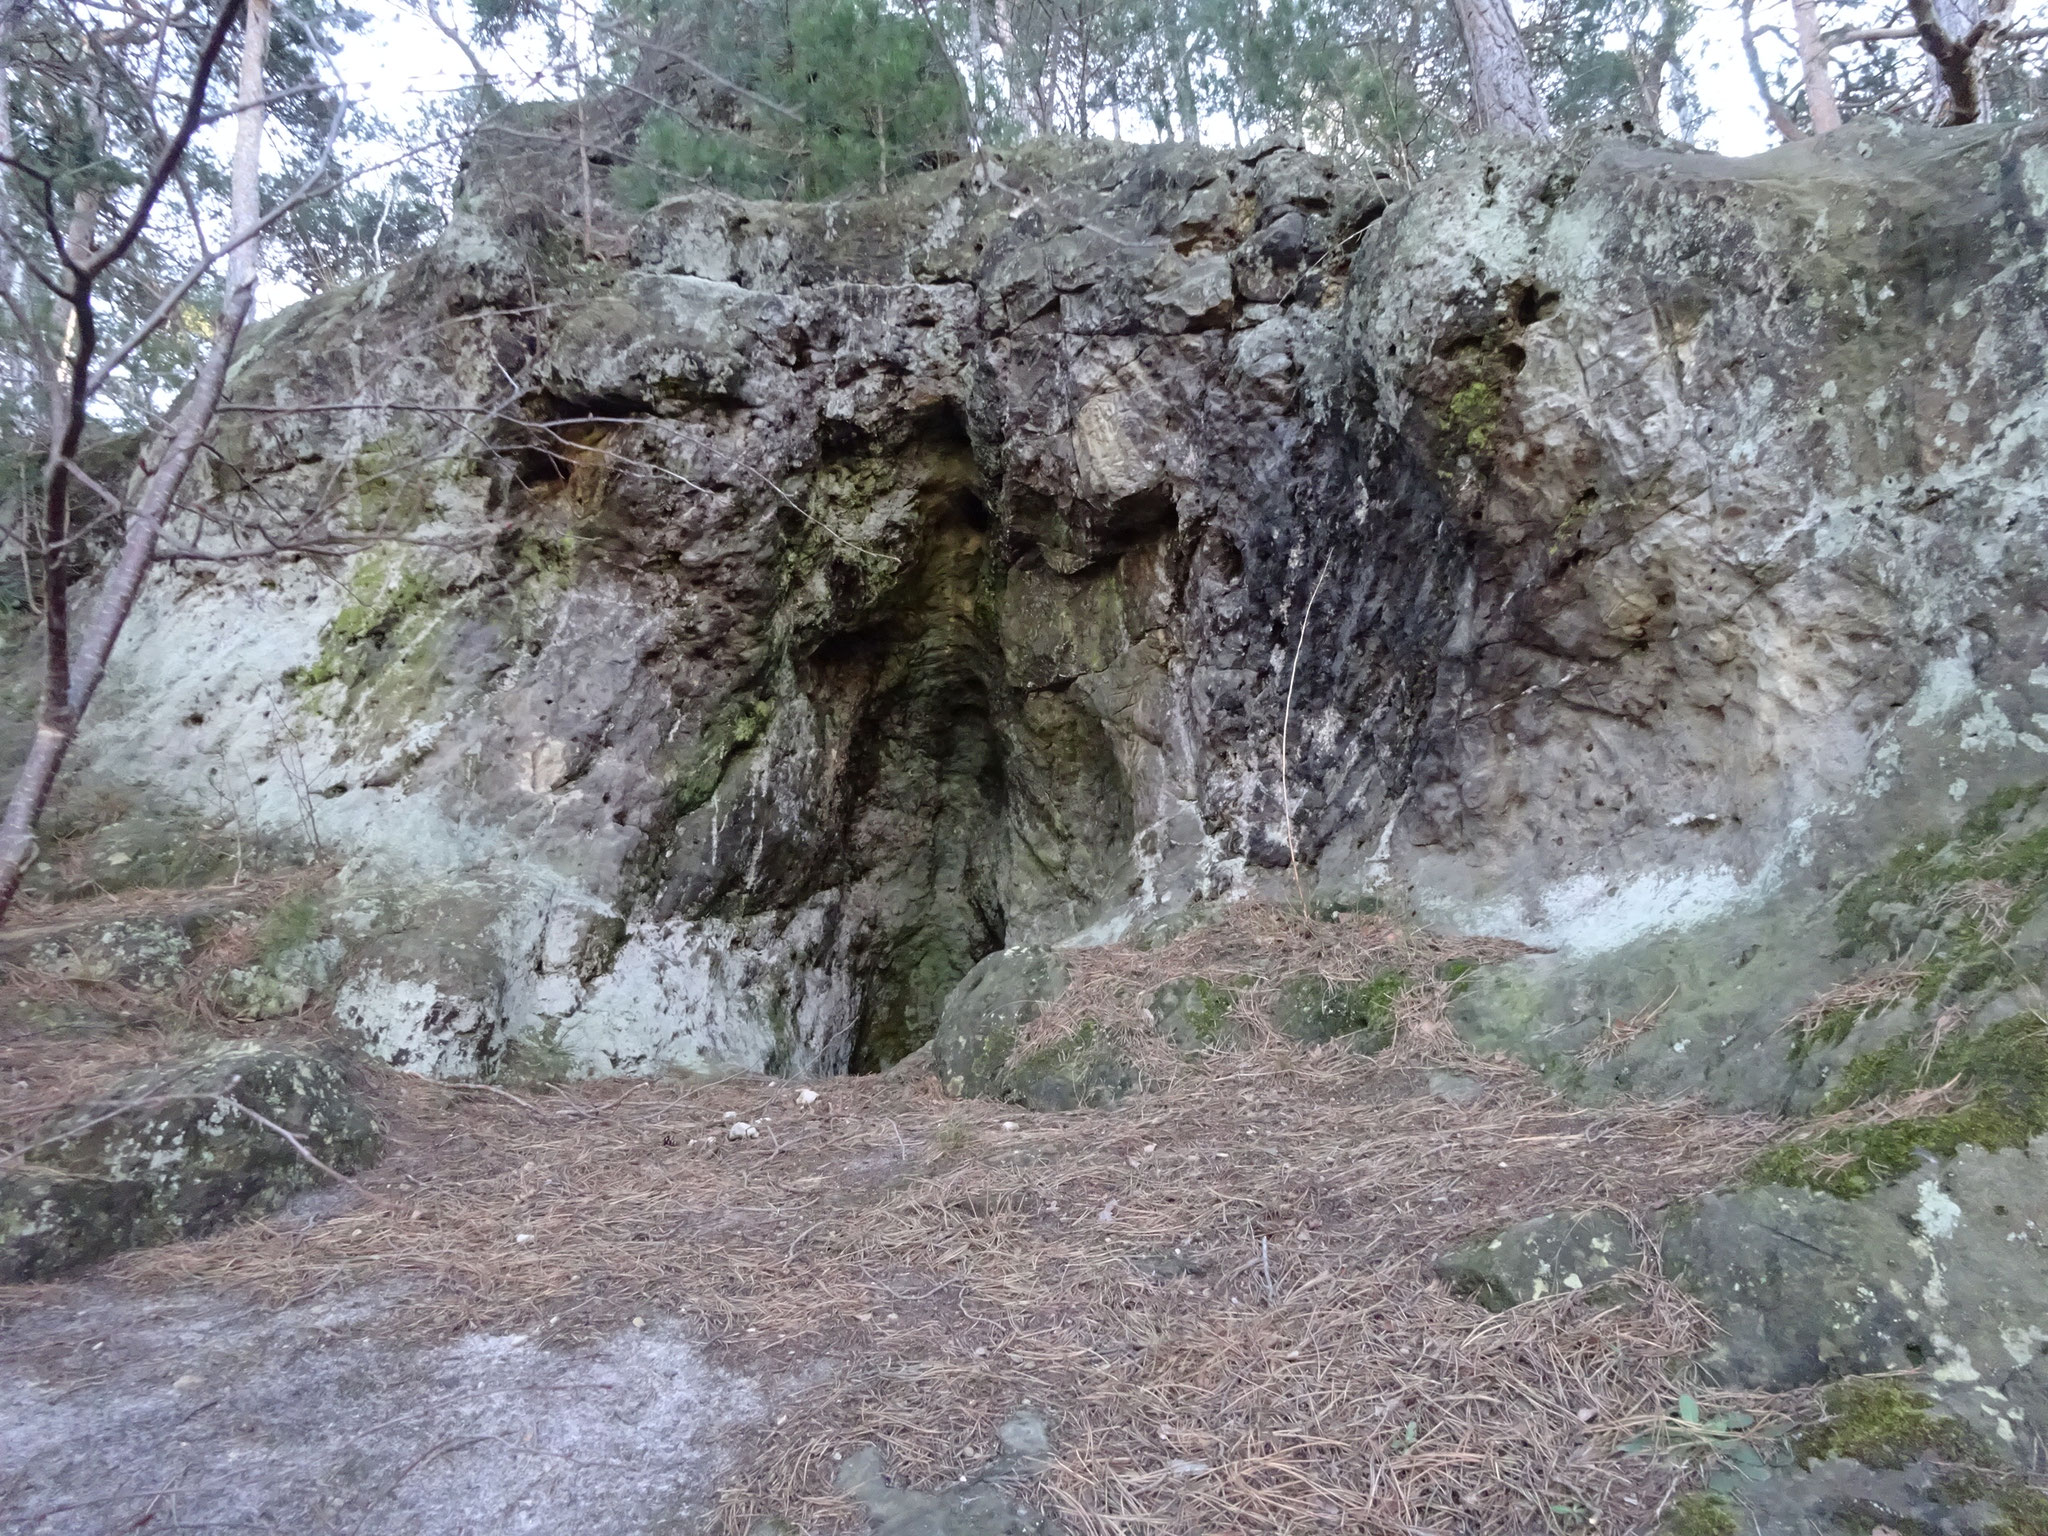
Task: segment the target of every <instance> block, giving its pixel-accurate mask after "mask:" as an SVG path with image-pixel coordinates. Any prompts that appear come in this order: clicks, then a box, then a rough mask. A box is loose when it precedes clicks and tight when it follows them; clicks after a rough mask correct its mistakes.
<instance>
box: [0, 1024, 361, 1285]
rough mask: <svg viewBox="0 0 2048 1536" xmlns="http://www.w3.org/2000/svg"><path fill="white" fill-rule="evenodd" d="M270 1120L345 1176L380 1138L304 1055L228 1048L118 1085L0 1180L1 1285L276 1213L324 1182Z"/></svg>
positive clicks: (334, 1079)
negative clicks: (297, 1193)
mask: <svg viewBox="0 0 2048 1536" xmlns="http://www.w3.org/2000/svg"><path fill="white" fill-rule="evenodd" d="M237 1106H240V1108H238V1107H237ZM245 1111H253V1112H254V1114H253V1115H252V1114H250V1113H246V1112H245ZM255 1116H261V1117H262V1119H263V1120H268V1121H270V1122H272V1124H271V1125H264V1124H263V1123H262V1121H261V1120H258V1119H256V1118H255ZM272 1126H281V1127H282V1128H283V1129H284V1130H285V1131H287V1132H289V1133H290V1134H291V1135H292V1136H295V1137H297V1138H298V1140H299V1142H300V1144H301V1146H303V1147H304V1148H305V1149H306V1151H308V1152H310V1153H311V1154H312V1155H313V1156H314V1157H317V1158H319V1159H320V1160H321V1161H322V1162H324V1163H326V1164H327V1165H328V1166H329V1167H331V1168H333V1169H335V1170H336V1171H337V1172H341V1173H353V1172H355V1171H357V1170H358V1169H360V1168H362V1167H364V1166H366V1165H367V1164H368V1163H369V1162H370V1160H371V1159H372V1158H374V1157H375V1156H376V1153H377V1149H378V1145H379V1142H380V1140H381V1132H380V1131H379V1129H378V1126H377V1123H376V1121H375V1120H374V1119H373V1118H372V1117H371V1116H370V1114H369V1112H368V1111H367V1110H366V1109H365V1108H364V1107H363V1106H362V1104H361V1102H360V1101H359V1100H358V1099H357V1097H356V1095H355V1094H354V1092H353V1091H352V1090H351V1089H350V1088H349V1086H348V1084H347V1083H346V1081H345V1080H344V1079H343V1077H342V1074H341V1073H340V1071H339V1070H338V1069H337V1068H336V1067H335V1066H334V1065H333V1064H332V1063H331V1062H328V1061H326V1060H323V1059H322V1058H320V1057H317V1056H312V1055H307V1054H305V1053H303V1052H298V1051H288V1050H278V1049H272V1048H268V1047H265V1046H261V1045H256V1044H248V1043H236V1044H232V1045H226V1046H221V1047H217V1048H215V1049H213V1050H211V1051H208V1052H206V1053H205V1054H204V1055H202V1056H200V1057H197V1058H195V1059H193V1060H191V1061H186V1062H182V1063H178V1064H176V1065H173V1066H170V1067H165V1068H161V1069H157V1070H152V1071H148V1072H143V1073H139V1074H137V1075H135V1076H133V1077H130V1078H127V1079H125V1080H123V1081H122V1082H120V1083H118V1084H116V1085H115V1086H114V1087H112V1088H111V1089H110V1090H109V1091H108V1093H107V1094H106V1095H105V1097H104V1098H103V1099H102V1100H99V1101H96V1102H93V1103H90V1104H86V1105H82V1106H80V1108H79V1109H78V1111H77V1113H76V1114H74V1115H73V1116H71V1117H70V1119H69V1120H67V1121H65V1122H62V1123H60V1124H59V1125H58V1126H57V1127H56V1128H55V1129H54V1131H53V1132H52V1133H51V1135H50V1138H49V1139H48V1140H47V1141H45V1142H43V1143H41V1144H39V1145H37V1146H35V1147H33V1148H31V1149H30V1153H29V1165H28V1166H26V1167H21V1168H16V1169H13V1170H10V1171H8V1172H6V1173H4V1174H0V1280H9V1281H12V1280H36V1279H41V1278H43V1277H45V1276H48V1275H53V1274H56V1273H58V1272H60V1271H62V1270H65V1269H69V1268H72V1267H74V1266H76V1265H79V1264H85V1263H89V1262H91V1261H92V1260H94V1259H99V1258H104V1257H105V1256H106V1255H108V1254H110V1253H113V1252H115V1251H117V1250H119V1249H122V1248H136V1247H142V1246H144V1245H147V1244H151V1243H162V1242H169V1241H171V1240H172V1239H175V1238H180V1237H196V1236H199V1235H201V1234H202V1233H205V1232H208V1231H210V1230H212V1229H213V1228H215V1227H217V1226H219V1225H221V1224H222V1223H223V1222H226V1221H229V1220H232V1219H233V1218H234V1217H235V1216H237V1215H240V1214H243V1213H244V1212H251V1213H262V1212H266V1211H271V1210H275V1209H276V1208H277V1207H278V1206H279V1205H280V1204H282V1203H283V1201H284V1200H285V1199H286V1197H288V1196H289V1195H291V1194H292V1193H294V1192H295V1191H297V1190H300V1189H304V1188H307V1187H308V1186H310V1185H312V1184H314V1183H316V1182H318V1181H319V1180H320V1178H321V1177H322V1175H321V1174H319V1173H318V1172H317V1171H316V1170H315V1169H314V1168H313V1167H312V1166H310V1165H309V1164H308V1163H307V1162H306V1160H305V1159H304V1158H303V1157H301V1156H300V1154H299V1152H298V1151H297V1150H296V1149H294V1148H293V1147H292V1145H291V1143H290V1142H289V1141H287V1140H286V1139H285V1138H284V1137H283V1136H280V1135H279V1134H278V1132H277V1130H275V1129H273V1128H272Z"/></svg>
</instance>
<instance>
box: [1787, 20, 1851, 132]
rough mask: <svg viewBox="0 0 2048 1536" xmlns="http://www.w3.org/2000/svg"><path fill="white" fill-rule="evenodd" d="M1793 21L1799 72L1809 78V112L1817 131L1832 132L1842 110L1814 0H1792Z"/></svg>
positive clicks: (1836, 125)
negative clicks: (1836, 96) (1830, 76)
mask: <svg viewBox="0 0 2048 1536" xmlns="http://www.w3.org/2000/svg"><path fill="white" fill-rule="evenodd" d="M1792 21H1793V25H1794V27H1795V29H1796V30H1797V32H1798V35H1799V72H1800V74H1801V76H1802V77H1803V78H1804V79H1805V81H1806V115H1807V117H1808V118H1809V119H1811V121H1812V123H1813V131H1814V132H1815V133H1816V134H1822V133H1833V132H1834V131H1835V130H1836V129H1837V128H1839V127H1841V126H1842V109H1841V107H1840V105H1839V104H1838V103H1837V102H1836V101H1835V82H1834V81H1833V80H1832V79H1830V78H1829V76H1828V45H1827V40H1826V39H1825V38H1823V37H1822V36H1821V33H1820V15H1819V12H1818V9H1817V8H1816V5H1815V0H1792Z"/></svg>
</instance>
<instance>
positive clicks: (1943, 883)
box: [1750, 782, 2048, 1199]
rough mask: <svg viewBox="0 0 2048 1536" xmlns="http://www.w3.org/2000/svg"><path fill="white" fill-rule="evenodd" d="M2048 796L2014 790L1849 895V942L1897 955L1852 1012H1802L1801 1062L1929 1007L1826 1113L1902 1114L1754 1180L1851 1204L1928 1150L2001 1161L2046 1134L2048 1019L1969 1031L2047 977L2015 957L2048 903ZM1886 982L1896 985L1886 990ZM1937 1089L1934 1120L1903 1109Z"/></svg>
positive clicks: (1863, 1065) (1845, 902) (1856, 997)
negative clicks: (2015, 938)
mask: <svg viewBox="0 0 2048 1536" xmlns="http://www.w3.org/2000/svg"><path fill="white" fill-rule="evenodd" d="M2044 796H2048V782H2043V783H2039V784H2033V785H2025V786H2018V787H2014V788H2010V789H2005V790H2001V791H1999V792H1998V793H1997V794H1994V795H1992V796H1990V797H1988V798H1987V799H1986V800H1985V802H1984V803H1983V804H1982V805H1980V806H1978V807H1977V808H1976V809H1975V810H1973V811H1972V812H1971V813H1970V815H1969V816H1968V817H1967V818H1966V819H1965V820H1964V821H1963V823H1962V825H1961V826H1960V827H1958V828H1957V829H1956V831H1955V833H1954V834H1953V835H1951V836H1948V837H1935V838H1927V839H1924V840H1922V841H1921V842H1919V843H1916V844H1914V845H1913V846H1912V847H1910V848H1907V849H1904V850H1903V851H1901V852H1900V853H1899V854H1897V855H1896V856H1895V857H1893V858H1892V859H1891V860H1890V861H1889V862H1887V863H1886V864H1885V866H1884V867H1883V868H1882V869H1880V870H1878V871H1876V872H1875V873H1873V874H1871V875H1868V876H1866V877H1864V878H1863V879H1862V880H1859V881H1858V882H1856V884H1854V885H1852V886H1851V887H1850V888H1849V890H1848V892H1847V893H1846V894H1845V895H1844V896H1843V898H1842V900H1841V902H1840V904H1839V905H1838V907H1837V908H1836V922H1837V927H1838V931H1839V933H1840V936H1841V938H1842V941H1843V943H1844V945H1845V946H1846V948H1847V949H1849V950H1850V951H1852V952H1853V951H1862V952H1866V953H1867V952H1870V951H1872V950H1875V951H1877V952H1878V953H1879V954H1881V955H1882V956H1884V961H1883V962H1881V965H1880V968H1879V969H1878V970H1876V971H1874V972H1873V973H1871V977H1870V978H1867V979H1866V982H1865V983H1862V984H1851V985H1850V986H1848V987H1845V988H1843V989H1838V994H1839V993H1848V994H1851V995H1850V996H1847V997H1845V998H1844V1001H1843V1002H1842V1003H1841V1004H1840V1005H1839V1006H1835V1007H1829V1008H1825V1009H1824V1010H1823V1011H1822V1012H1820V1013H1819V1015H1818V1016H1817V1017H1813V1018H1810V1019H1802V1018H1800V1017H1798V1016H1795V1018H1794V1020H1793V1021H1792V1022H1793V1023H1794V1024H1795V1025H1797V1026H1798V1028H1797V1039H1796V1041H1795V1044H1794V1047H1793V1052H1792V1054H1793V1059H1794V1060H1802V1059H1804V1058H1806V1057H1808V1056H1811V1055H1813V1054H1814V1053H1816V1052H1818V1051H1821V1050H1825V1049H1829V1048H1832V1047H1834V1046H1838V1045H1840V1044H1842V1043H1843V1042H1844V1041H1845V1040H1847V1039H1849V1038H1850V1036H1851V1035H1852V1034H1853V1033H1854V1031H1855V1029H1856V1027H1857V1026H1858V1025H1859V1024H1861V1023H1862V1022H1863V1020H1864V1019H1865V1018H1866V1017H1868V1016H1870V1014H1872V1013H1873V1012H1875V1011H1878V1010H1880V1009H1884V1008H1891V1007H1896V1006H1901V1005H1909V1006H1911V1007H1914V1008H1917V1009H1919V1010H1920V1011H1921V1013H1922V1015H1923V1018H1922V1021H1921V1023H1920V1025H1919V1027H1918V1028H1917V1029H1912V1030H1909V1031H1907V1032H1906V1033H1904V1034H1901V1035H1899V1036H1897V1037H1895V1038H1894V1039H1892V1040H1890V1041H1888V1042H1887V1043H1885V1044H1884V1045H1882V1046H1880V1047H1878V1048H1877V1049H1875V1050H1870V1051H1865V1052H1864V1053H1863V1054H1861V1055H1859V1056H1857V1057H1855V1058H1854V1059H1853V1060H1852V1061H1850V1062H1849V1063H1848V1065H1847V1066H1846V1067H1845V1068H1843V1069H1842V1070H1841V1072H1840V1073H1839V1074H1838V1075H1837V1076H1836V1077H1835V1079H1834V1080H1833V1085H1832V1088H1831V1090H1830V1091H1829V1093H1828V1094H1827V1096H1826V1097H1825V1098H1824V1099H1823V1100H1822V1101H1821V1104H1820V1106H1819V1108H1820V1111H1821V1112H1822V1113H1823V1114H1842V1113H1844V1112H1846V1111H1851V1110H1854V1109H1855V1108H1856V1107H1857V1106H1859V1105H1864V1104H1875V1103H1877V1102H1880V1101H1890V1102H1892V1103H1893V1104H1894V1105H1895V1111H1904V1113H1899V1114H1898V1116H1897V1118H1894V1119H1891V1120H1889V1121H1884V1122H1883V1123H1877V1122H1878V1117H1877V1116H1876V1115H1875V1114H1873V1115H1872V1117H1871V1122H1870V1123H1865V1124H1861V1125H1857V1124H1846V1125H1838V1126H1835V1127H1833V1128H1830V1129H1827V1130H1824V1131H1822V1132H1821V1133H1820V1134H1818V1135H1814V1136H1811V1137H1810V1138H1809V1139H1807V1140H1804V1141H1797V1142H1789V1143H1786V1144H1784V1145H1781V1146H1777V1147H1773V1148H1772V1149H1771V1150H1770V1151H1768V1152H1766V1153H1765V1154H1764V1155H1763V1156H1762V1157H1761V1158H1759V1159H1758V1160H1757V1162H1756V1163H1755V1164H1754V1165H1753V1166H1752V1168H1751V1170H1750V1177H1751V1179H1752V1181H1753V1182H1756V1183H1771V1184H1793V1185H1803V1186H1805V1187H1808V1188H1811V1189H1817V1190H1822V1191H1825V1192H1826V1193H1828V1194H1832V1195H1838V1196H1840V1197H1842V1198H1844V1199H1853V1198H1854V1197H1856V1196H1858V1195H1863V1194H1867V1193H1869V1192H1870V1191H1871V1190H1873V1189H1876V1188H1878V1187H1880V1186H1882V1185H1884V1184H1887V1183H1890V1182H1891V1181H1892V1180H1894V1179H1897V1178H1899V1177H1900V1176H1902V1175H1904V1174H1906V1173H1908V1172H1910V1171H1911V1170H1912V1169H1913V1168H1914V1167H1915V1166H1916V1164H1917V1163H1918V1160H1919V1156H1920V1154H1921V1153H1922V1152H1927V1153H1932V1154H1933V1155H1935V1156H1937V1157H1952V1156H1954V1155H1955V1153H1956V1152H1957V1150H1958V1149H1959V1148H1962V1147H1964V1146H1978V1147H1983V1148H1985V1149H1986V1150H1987V1151H1995V1150H1997V1149H1998V1148H2001V1147H2014V1146H2024V1145H2025V1144H2026V1143H2027V1142H2028V1141H2030V1140H2032V1139H2033V1138H2034V1137H2035V1136H2038V1135H2040V1134H2041V1133H2042V1132H2044V1131H2048V1018H2044V1017H2043V1016H2042V1014H2040V1013H2039V1012H2028V1013H2021V1014H2016V1015H2014V1016H2012V1017H2009V1018H2006V1019H2002V1020H1999V1021H1998V1022H1996V1023H1993V1024H1991V1025H1988V1026H1986V1027H1984V1028H1982V1029H1975V1030H1973V1029H1972V1028H1971V1027H1970V1026H1969V1025H1968V1024H1961V1025H1958V1023H1957V1020H1959V1019H1965V1018H1967V1012H1966V1011H1965V1010H1966V1009H1967V1008H1968V1007H1969V1006H1970V1004H1969V1003H1968V1002H1966V1001H1963V1000H1967V999H1973V998H1988V997H1992V996H1995V995H1997V994H1999V993H2001V992H2006V991H2020V992H2021V993H2022V994H2024V991H2025V989H2026V988H2028V987H2029V986H2031V985H2033V984H2035V983H2037V982H2038V980H2039V977H2038V974H2036V973H2037V971H2038V967H2039V963H2040V958H2041V957H2040V956H2039V955H2038V954H2028V953H2025V952H2015V949H2014V947H2013V945H2012V943H2011V939H2012V935H2013V933H2014V932H2015V930H2018V929H2020V928H2022V927H2023V926H2025V925H2026V923H2027V922H2028V920H2029V919H2031V918H2032V917H2033V916H2034V915H2035V913H2037V912H2038V911H2039V910H2040V908H2041V904H2042V902H2043V900H2044V899H2048V824H2040V825H2037V824H2036V823H2037V822H2039V821H2040V818H2039V817H2038V815H2037V811H2038V808H2039V807H2040V806H2041V803H2042V800H2043V797H2044ZM1930 933H1932V934H1936V935H1938V936H1939V937H1938V941H1937V942H1934V943H1933V947H1932V948H1931V949H1929V947H1928V940H1926V939H1925V938H1923V937H1922V936H1923V935H1927V934H1930ZM1909 953H1910V955H1911V959H1910V960H1908V958H1907V957H1908V955H1909ZM1885 964H1889V965H1891V966H1892V967H1893V969H1891V970H1889V971H1887V970H1885V969H1883V965H1885ZM1907 965H1910V967H1911V968H1910V969H1906V966H1907ZM1887 976H1890V977H1893V978H1895V984H1894V985H1891V986H1885V985H1884V984H1883V983H1884V979H1885V978H1886V977H1887ZM1829 1000H1830V999H1829V998H1828V997H1823V998H1821V999H1820V1000H1819V1001H1818V1003H1817V1004H1816V1005H1815V1006H1819V1005H1820V1004H1824V1003H1826V1002H1828V1001H1829ZM1935 1089H1946V1090H1947V1091H1946V1092H1945V1093H1943V1094H1942V1095H1941V1096H1940V1097H1939V1098H1934V1097H1932V1096H1930V1097H1929V1098H1928V1099H1927V1100H1926V1101H1925V1102H1926V1107H1925V1109H1924V1110H1923V1111H1922V1112H1919V1113H1914V1112H1913V1107H1912V1106H1911V1105H1910V1104H1909V1103H1905V1102H1901V1101H1902V1100H1903V1099H1904V1096H1906V1095H1911V1094H1916V1093H1917V1094H1927V1093H1928V1091H1929V1090H1935Z"/></svg>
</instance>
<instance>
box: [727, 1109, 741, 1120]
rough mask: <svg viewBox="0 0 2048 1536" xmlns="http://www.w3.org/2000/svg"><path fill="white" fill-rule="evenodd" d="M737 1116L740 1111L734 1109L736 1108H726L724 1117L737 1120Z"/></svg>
mask: <svg viewBox="0 0 2048 1536" xmlns="http://www.w3.org/2000/svg"><path fill="white" fill-rule="evenodd" d="M739 1117H740V1112H739V1111H738V1110H736V1109H728V1110H727V1111H726V1112H725V1118H726V1119H727V1120H737V1119H739Z"/></svg>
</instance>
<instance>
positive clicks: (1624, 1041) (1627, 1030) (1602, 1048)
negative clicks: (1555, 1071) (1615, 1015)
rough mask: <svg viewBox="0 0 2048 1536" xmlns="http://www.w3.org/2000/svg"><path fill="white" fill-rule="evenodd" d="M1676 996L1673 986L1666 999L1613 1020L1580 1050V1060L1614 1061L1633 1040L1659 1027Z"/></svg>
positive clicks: (1588, 1062) (1593, 1062) (1676, 991)
mask: <svg viewBox="0 0 2048 1536" xmlns="http://www.w3.org/2000/svg"><path fill="white" fill-rule="evenodd" d="M1676 996H1678V989H1677V988H1676V987H1673V988H1672V989H1671V991H1670V993H1669V995H1668V996H1666V997H1665V999H1664V1001H1663V1002H1661V1003H1658V1004H1656V1005H1655V1006H1654V1007H1650V1008H1645V1009H1643V1010H1642V1011H1641V1012H1639V1013H1632V1014H1630V1015H1629V1016H1628V1017H1627V1018H1625V1019H1616V1020H1613V1021H1612V1022H1610V1023H1609V1024H1608V1026H1607V1029H1606V1032H1605V1033H1603V1034H1602V1035H1600V1036H1599V1037H1598V1038H1597V1039H1595V1040H1594V1041H1593V1042H1592V1043H1591V1044H1589V1045H1588V1046H1587V1047H1586V1048H1585V1049H1584V1050H1583V1051H1581V1052H1579V1060H1580V1061H1582V1062H1585V1063H1586V1064H1587V1065H1588V1066H1598V1065H1599V1064H1600V1063H1601V1062H1605V1061H1612V1060H1613V1059H1614V1058H1615V1057H1616V1056H1619V1055H1620V1054H1621V1053H1622V1052H1623V1051H1625V1050H1626V1049H1628V1047H1629V1045H1630V1043H1631V1042H1633V1041H1636V1040H1639V1039H1641V1038H1642V1037H1643V1036H1644V1035H1647V1034H1648V1033H1649V1032H1650V1031H1651V1030H1653V1029H1655V1028H1656V1027H1657V1020H1658V1019H1660V1018H1662V1017H1663V1015H1664V1010H1665V1009H1666V1008H1668V1007H1670V1006H1671V999H1672V998H1674V997H1676Z"/></svg>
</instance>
